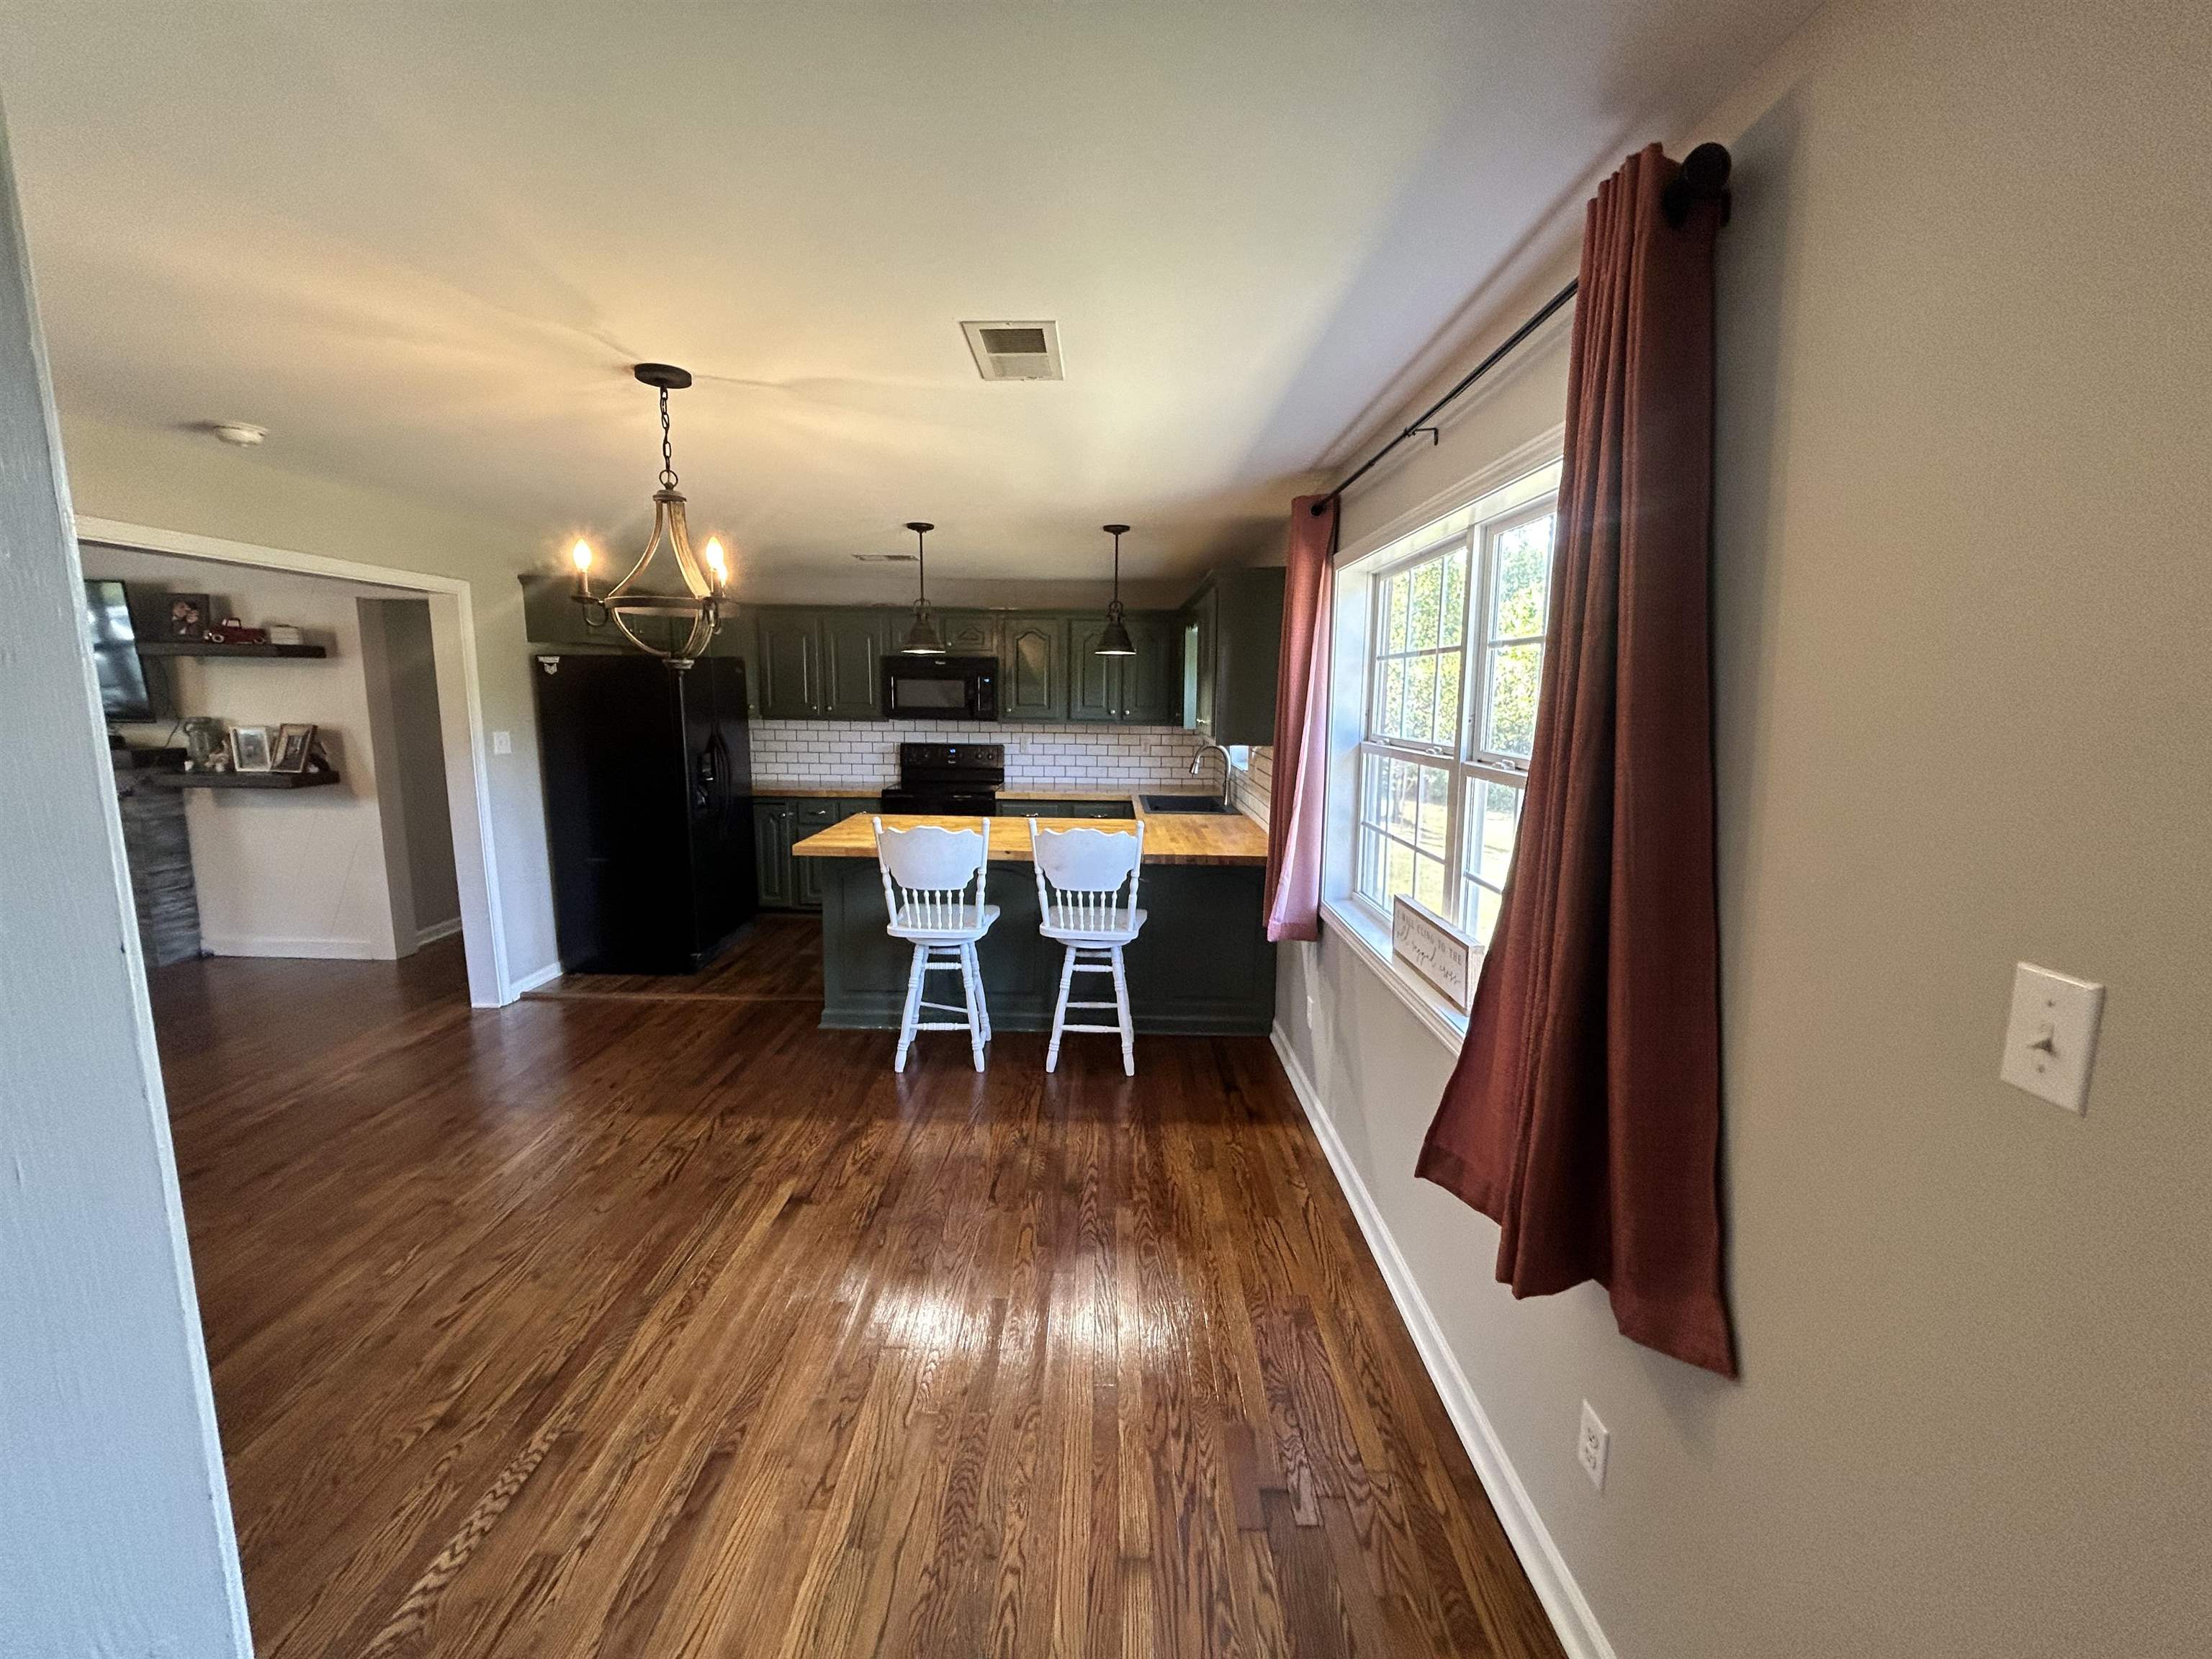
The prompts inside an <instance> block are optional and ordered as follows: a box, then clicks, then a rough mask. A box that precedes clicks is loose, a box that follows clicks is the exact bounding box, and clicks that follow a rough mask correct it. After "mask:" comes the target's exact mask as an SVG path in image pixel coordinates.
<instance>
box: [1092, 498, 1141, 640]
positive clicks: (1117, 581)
mask: <svg viewBox="0 0 2212 1659" xmlns="http://www.w3.org/2000/svg"><path fill="white" fill-rule="evenodd" d="M1104 528H1105V531H1106V533H1107V534H1108V535H1109V536H1111V537H1112V538H1114V598H1113V599H1112V600H1111V601H1110V602H1109V604H1108V605H1107V606H1106V627H1105V629H1104V631H1103V632H1102V633H1101V634H1100V635H1098V649H1097V655H1099V656H1102V657H1133V656H1135V655H1136V654H1137V642H1136V641H1134V640H1133V639H1131V638H1130V637H1129V624H1128V623H1125V622H1123V621H1122V620H1121V538H1122V537H1124V536H1126V535H1127V534H1128V533H1129V526H1127V525H1125V524H1109V525H1108V526H1105V527H1104Z"/></svg>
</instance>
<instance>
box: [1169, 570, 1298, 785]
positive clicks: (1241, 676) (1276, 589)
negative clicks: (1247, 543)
mask: <svg viewBox="0 0 2212 1659" xmlns="http://www.w3.org/2000/svg"><path fill="white" fill-rule="evenodd" d="M1182 634H1183V651H1184V660H1183V667H1182V681H1183V690H1184V696H1183V720H1182V723H1183V724H1184V725H1185V726H1189V727H1190V728H1191V729H1193V730H1194V731H1196V732H1199V733H1200V734H1201V735H1202V736H1204V737H1206V738H1210V739H1211V740H1212V741H1213V742H1215V743H1220V744H1237V743H1243V744H1268V743H1273V742H1274V740H1275V671H1276V666H1277V665H1278V664H1279V662H1280V661H1281V659H1282V641H1283V570H1282V567H1281V566H1279V565H1272V566H1261V567H1259V568H1253V569H1246V570H1218V571H1216V572H1214V573H1213V574H1212V575H1210V576H1208V577H1207V578H1206V580H1205V581H1204V582H1203V583H1202V584H1201V585H1200V587H1199V590H1198V592H1196V593H1194V594H1193V595H1192V596H1191V599H1190V602H1189V603H1188V605H1185V606H1184V607H1183V610H1182Z"/></svg>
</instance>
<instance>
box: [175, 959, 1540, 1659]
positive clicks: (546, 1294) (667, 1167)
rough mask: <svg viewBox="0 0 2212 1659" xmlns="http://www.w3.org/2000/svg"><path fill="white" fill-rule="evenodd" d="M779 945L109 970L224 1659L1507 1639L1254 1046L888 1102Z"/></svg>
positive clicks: (961, 1655)
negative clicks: (164, 1270) (218, 1494)
mask: <svg viewBox="0 0 2212 1659" xmlns="http://www.w3.org/2000/svg"><path fill="white" fill-rule="evenodd" d="M809 931H811V923H802V924H800V925H799V926H796V927H794V926H792V925H789V924H786V923H782V922H777V923H774V924H772V925H770V926H769V927H765V928H763V929H762V930H761V931H760V932H759V933H758V934H757V936H756V937H755V939H753V940H752V941H751V942H750V945H749V946H748V953H749V961H748V963H744V964H739V963H736V962H732V963H729V964H726V973H727V975H729V978H728V981H727V983H726V984H725V985H724V986H723V987H722V989H721V990H720V992H719V993H715V994H708V992H709V991H710V989H711V987H710V986H709V985H708V982H707V981H690V982H684V983H683V984H681V985H679V986H678V987H677V988H678V989H679V991H683V992H686V993H688V994H678V995H674V996H669V995H660V996H652V995H648V994H643V993H641V992H640V991H639V990H637V989H636V988H635V987H628V988H625V987H592V986H588V985H586V986H582V987H579V986H576V985H574V984H568V985H567V986H566V987H565V989H564V991H563V993H562V994H556V995H554V996H550V997H546V998H540V999H532V1000H525V1001H524V1002H521V1003H519V1004H517V1005H515V1006H513V1007H511V1008H507V1009H505V1010H502V1011H501V1012H497V1013H489V1012H486V1013H478V1012H471V1010H470V1009H468V1008H467V1007H466V1006H465V991H464V987H463V975H462V973H461V968H460V960H459V950H458V948H457V946H446V947H434V949H433V950H432V951H424V952H422V953H421V954H420V955H418V956H417V957H415V958H414V959H412V960H411V961H410V962H408V963H402V964H389V963H257V962H238V961H221V962H203V963H186V964H180V965H179V967H177V968H174V969H163V970H160V971H159V972H157V973H156V974H155V976H154V980H155V1006H156V1010H157V1015H158V1023H159V1024H160V1026H161V1046H162V1051H163V1057H164V1066H165V1070H166V1071H167V1075H168V1078H169V1086H170V1092H171V1104H172V1110H173V1117H174V1121H175V1130H176V1142H177V1148H178V1157H179V1165H180V1168H181V1170H182V1172H183V1180H184V1194H185V1212H186V1215H187V1218H188V1219H189V1221H190V1223H191V1235H192V1251H193V1261H194V1265H195V1268H196V1270H197V1278H198V1284H199V1292H200V1297H201V1304H202V1309H203V1313H204V1319H205V1323H206V1329H207V1336H208V1342H209V1346H210V1355H211V1358H212V1361H213V1364H214V1372H215V1387H216V1403H217V1407H218V1409H219V1413H220V1416H221V1419H222V1435H223V1444H224V1448H225V1452H226V1455H227V1461H228V1467H229V1472H230V1481H231V1492H232V1502H233V1505H234V1510H235V1512H236V1516H237V1521H238V1528H239V1534H240V1544H241V1547H242V1548H243V1551H244V1555H245V1562H246V1590H247V1598H248V1601H249V1604H250V1606H251V1608H252V1618H253V1626H254V1632H255V1637H256V1640H257V1644H258V1651H259V1652H260V1654H261V1655H262V1656H263V1659H308V1656H314V1659H334V1656H353V1655H362V1656H398V1655H436V1656H440V1659H475V1656H492V1655H500V1656H526V1655H527V1656H554V1655H574V1656H585V1655H594V1656H602V1659H614V1656H632V1655H655V1656H660V1655H667V1656H679V1655H680V1656H690V1655H702V1656H703V1655H717V1656H723V1655H728V1656H756V1655H757V1656H762V1659H785V1656H789V1659H797V1656H808V1659H814V1656H838V1655H872V1656H879V1659H909V1656H912V1659H938V1656H942V1659H976V1656H984V1655H994V1656H1008V1659H1019V1656H1031V1655H1035V1656H1046V1655H1054V1656H1071V1659H1073V1656H1114V1659H1150V1656H1159V1659H1184V1656H1203V1655H1217V1654H1218V1655H1238V1656H1253V1659H1260V1656H1273V1655H1280V1656H1292V1659H1325V1656H1326V1659H1335V1656H1354V1655H1357V1656H1363V1659H1364V1656H1384V1655H1389V1656H1411V1655H1495V1656H1534V1655H1546V1656H1551V1655H1557V1654H1559V1651H1560V1650H1559V1646H1558V1644H1557V1643H1556V1641H1555V1639H1554V1638H1553V1636H1552V1634H1551V1632H1550V1630H1549V1627H1548V1626H1547V1624H1546V1622H1545V1620H1544V1619H1543V1616H1542V1614H1541V1611H1540V1609H1539V1607H1538V1605H1537V1602H1536V1601H1535V1599H1534V1595H1533V1594H1532V1593H1531V1591H1530V1589H1529V1588H1528V1583H1527V1581H1526V1579H1525V1578H1524V1577H1523V1576H1522V1572H1521V1570H1520V1567H1519V1565H1518V1564H1517V1563H1516V1561H1515V1560H1514V1559H1513V1556H1512V1553H1511V1552H1510V1549H1509V1548H1508V1547H1507V1545H1506V1542H1505V1540H1504V1536H1503V1534H1501V1532H1500V1530H1499V1528H1498V1523H1497V1521H1496V1519H1495V1518H1494V1516H1492V1513H1491V1511H1490V1509H1489V1507H1488V1505H1487V1504H1486V1501H1485V1499H1484V1497H1483V1494H1482V1492H1481V1489H1480V1486H1478V1484H1477V1483H1476V1480H1475V1479H1474V1474H1473V1472H1472V1470H1471V1469H1470V1468H1469V1467H1468V1462H1467V1460H1466V1458H1465V1456H1464V1455H1463V1454H1462V1451H1461V1449H1460V1448H1459V1445H1458V1443H1457V1441H1456V1440H1455V1438H1454V1437H1453V1433H1452V1430H1451V1427H1450V1425H1449V1422H1448V1420H1447V1419H1446V1418H1445V1416H1444V1413H1443V1408H1442V1407H1441V1405H1440V1404H1439V1403H1438V1401H1437V1398H1436V1396H1435V1395H1434V1393H1433V1391H1432V1390H1431V1388H1430V1386H1429V1384H1428V1383H1427V1380H1426V1378H1425V1376H1424V1375H1423V1373H1422V1371H1421V1370H1420V1367H1419V1363H1418V1361H1417V1359H1416V1358H1415V1355H1414V1352H1413V1346H1412V1344H1411V1342H1410V1340H1408V1339H1407V1335H1406V1334H1405V1332H1404V1330H1403V1328H1401V1325H1400V1324H1399V1322H1398V1321H1397V1317H1396V1315H1395V1310H1394V1309H1393V1308H1392V1306H1391V1304H1390V1302H1389V1297H1388V1295H1387V1293H1386V1292H1385V1291H1384V1289H1383V1284H1382V1282H1381V1280H1380V1279H1379V1277H1378V1276H1377V1274H1376V1270H1375V1268H1374V1267H1373V1264H1372V1263H1371V1262H1370V1261H1369V1260H1368V1258H1367V1257H1366V1255H1365V1254H1364V1246H1363V1245H1362V1244H1361V1243H1360V1241H1359V1237H1358V1231H1357V1230H1356V1228H1355V1226H1354V1225H1353V1222H1352V1217H1351V1215H1350V1213H1349V1212H1348V1211H1347V1210H1346V1206H1345V1205H1344V1203H1343V1201H1342V1200H1341V1198H1340V1195H1339V1194H1338V1193H1337V1190H1336V1188H1335V1187H1334V1183H1333V1182H1332V1180H1331V1178H1330V1176H1329V1174H1328V1170H1327V1168H1326V1166H1325V1165H1324V1164H1322V1161H1321V1158H1320V1156H1319V1153H1318V1150H1317V1148H1316V1146H1315V1144H1314V1141H1313V1139H1312V1136H1311V1134H1310V1131H1309V1130H1308V1128H1307V1127H1306V1126H1305V1124H1304V1120H1303V1118H1302V1117H1301V1115H1299V1113H1298V1111H1297V1107H1296V1104H1295V1103H1294V1101H1293V1100H1292V1099H1291V1096H1290V1094H1289V1091H1288V1088H1287V1085H1285V1082H1284V1081H1283V1079H1282V1077H1281V1074H1280V1073H1279V1070H1278V1068H1277V1063H1276V1060H1275V1059H1274V1056H1273V1054H1272V1052H1271V1051H1270V1050H1269V1048H1268V1047H1267V1044H1266V1043H1265V1042H1262V1041H1260V1040H1258V1039H1251V1038H1236V1039H1200V1038H1149V1039H1141V1040H1140V1041H1139V1049H1138V1064H1139V1075H1138V1076H1137V1077H1136V1078H1135V1079H1123V1078H1122V1077H1121V1073H1120V1069H1119V1066H1118V1063H1117V1060H1118V1055H1117V1053H1116V1051H1115V1045H1114V1043H1113V1042H1112V1041H1111V1039H1107V1038H1099V1039H1091V1040H1088V1041H1083V1040H1074V1039H1072V1040H1071V1041H1070V1043H1069V1045H1068V1052H1067V1054H1065V1055H1064V1056H1063V1059H1062V1065H1061V1071H1060V1073H1059V1075H1057V1076H1056V1077H1053V1078H1048V1077H1046V1076H1045V1075H1044V1074H1043V1073H1042V1042H1041V1040H1040V1039H1038V1038H1037V1037H1035V1036H1002V1037H1001V1038H1000V1041H999V1042H997V1043H995V1044H994V1048H993V1052H992V1057H991V1064H990V1068H989V1070H988V1072H987V1073H985V1074H983V1075H981V1076H978V1075H977V1074H976V1073H974V1072H973V1071H972V1070H970V1069H969V1064H968V1059H967V1053H966V1050H965V1048H963V1047H961V1046H959V1044H958V1043H957V1042H955V1041H953V1040H951V1039H939V1040H936V1041H931V1040H929V1039H927V1038H925V1040H924V1042H922V1044H921V1047H920V1048H919V1049H918V1056H917V1060H916V1061H915V1064H914V1065H913V1066H911V1067H910V1068H909V1070H908V1073H907V1074H906V1075H904V1076H898V1075H895V1074H894V1073H892V1072H891V1071H890V1068H889V1059H890V1038H889V1036H886V1035H884V1034H882V1033H876V1032H829V1031H822V1030H817V1029H816V1026H815V1024H814V1022H815V1019H816V1018H817V1013H818V1003H817V1002H816V1001H814V1000H811V998H810V996H809V995H808V994H805V990H804V987H805V980H806V974H807V969H806V967H805V962H804V955H805V950H806V948H807V944H806V939H805V933H807V932H809ZM793 986H797V987H801V988H800V991H799V992H798V993H794V994H787V987H793ZM747 987H751V988H747ZM763 987H765V988H763Z"/></svg>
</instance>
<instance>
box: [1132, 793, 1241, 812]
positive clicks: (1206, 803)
mask: <svg viewBox="0 0 2212 1659" xmlns="http://www.w3.org/2000/svg"><path fill="white" fill-rule="evenodd" d="M1138 799H1139V800H1141V801H1142V802H1143V803H1144V806H1145V811H1147V812H1226V811H1229V810H1230V806H1229V803H1228V802H1227V801H1225V800H1217V799H1214V798H1212V796H1210V795H1140V796H1139V797H1138Z"/></svg>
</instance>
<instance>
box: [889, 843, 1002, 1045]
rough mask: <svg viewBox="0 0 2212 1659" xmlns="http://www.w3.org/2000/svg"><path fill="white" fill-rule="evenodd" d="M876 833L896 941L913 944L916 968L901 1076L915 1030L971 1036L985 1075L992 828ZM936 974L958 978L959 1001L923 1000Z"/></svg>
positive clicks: (903, 1022)
mask: <svg viewBox="0 0 2212 1659" xmlns="http://www.w3.org/2000/svg"><path fill="white" fill-rule="evenodd" d="M872 822H873V823H874V824H875V828H876V867H877V869H878V870H879V871H881V872H883V878H884V908H885V909H886V910H887V911H888V912H889V913H890V926H889V927H887V928H886V929H885V930H884V931H886V932H887V933H890V936H891V937H892V938H893V939H907V940H909V941H910V942H911V943H912V944H913V945H914V969H913V971H912V972H911V973H909V974H908V975H907V982H906V1012H905V1013H904V1015H903V1016H902V1017H901V1018H900V1020H899V1040H898V1058H897V1059H896V1060H893V1061H892V1062H891V1069H892V1070H893V1071H895V1072H903V1071H904V1070H906V1056H907V1050H908V1049H909V1048H913V1047H914V1034H915V1032H916V1031H965V1032H967V1033H968V1047H969V1051H970V1052H971V1053H972V1054H974V1055H975V1069H976V1070H977V1071H979V1072H980V1071H981V1070H982V1069H983V1045H984V1044H985V1043H987V1042H989V1041H990V1040H991V1011H990V1008H989V1007H988V1006H987V1005H986V1004H985V1002H984V1000H983V968H982V963H981V962H980V961H978V960H977V958H976V955H975V941H976V940H978V939H981V938H982V937H983V935H984V934H986V933H989V932H990V931H991V924H992V923H993V922H994V921H997V920H998V919H999V907H998V906H997V905H995V904H986V903H984V902H983V884H984V876H985V872H986V871H987V868H988V867H989V865H990V852H991V829H990V825H989V824H988V823H984V824H982V825H981V827H979V828H977V829H943V828H940V827H939V826H938V825H936V824H933V823H923V824H916V825H915V827H914V828H913V829H885V828H884V821H883V820H882V819H881V818H876V819H874V820H872ZM933 973H953V974H957V975H960V991H961V1000H960V1002H959V1003H958V1005H957V1006H956V1005H954V1004H952V1003H950V1002H930V1001H928V1000H925V998H924V997H923V995H922V992H923V989H924V986H925V982H926V981H927V976H928V975H931V974H933ZM925 1010H927V1011H929V1012H936V1013H943V1014H958V1015H959V1016H960V1018H958V1019H937V1020H933V1019H924V1018H922V1014H923V1012H924V1011H925Z"/></svg>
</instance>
